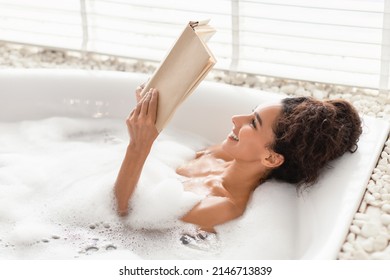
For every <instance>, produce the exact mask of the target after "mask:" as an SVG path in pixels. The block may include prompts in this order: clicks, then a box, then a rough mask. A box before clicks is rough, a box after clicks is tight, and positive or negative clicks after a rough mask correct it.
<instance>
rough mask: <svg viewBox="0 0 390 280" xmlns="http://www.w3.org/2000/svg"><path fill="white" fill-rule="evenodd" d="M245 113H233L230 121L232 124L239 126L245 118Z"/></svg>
mask: <svg viewBox="0 0 390 280" xmlns="http://www.w3.org/2000/svg"><path fill="white" fill-rule="evenodd" d="M247 118H248V116H247V115H234V116H232V122H233V124H234V126H236V127H241V126H242V124H243V123H245V121H246V120H247Z"/></svg>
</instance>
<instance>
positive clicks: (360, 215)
mask: <svg viewBox="0 0 390 280" xmlns="http://www.w3.org/2000/svg"><path fill="white" fill-rule="evenodd" d="M369 218H370V217H369V216H368V215H367V214H364V213H356V214H355V219H356V220H369Z"/></svg>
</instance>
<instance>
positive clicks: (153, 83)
mask: <svg viewBox="0 0 390 280" xmlns="http://www.w3.org/2000/svg"><path fill="white" fill-rule="evenodd" d="M214 33H215V29H214V28H212V27H210V26H209V25H208V21H203V22H201V21H196V22H194V21H191V22H189V23H188V24H187V26H186V28H185V29H184V31H183V32H182V33H181V35H180V37H179V38H178V39H177V41H176V43H175V44H174V46H173V47H172V49H171V50H170V51H169V53H168V55H167V56H166V57H165V59H164V60H163V61H162V62H161V64H160V66H159V67H158V68H157V70H156V71H155V72H154V74H153V76H152V77H151V78H150V80H149V81H148V82H147V84H146V85H145V88H144V89H143V91H142V92H141V95H143V94H145V93H146V92H148V91H149V89H150V88H156V89H157V90H158V91H159V101H158V111H157V120H156V128H157V130H158V131H159V132H161V130H163V128H164V127H165V126H166V125H167V123H168V121H169V120H170V119H171V118H172V116H173V114H174V113H175V111H176V109H177V108H178V106H180V104H181V103H182V102H183V101H184V100H185V99H186V98H187V97H188V96H189V95H190V94H191V93H192V92H193V90H194V89H195V88H196V87H197V86H198V85H199V83H200V82H201V81H202V80H203V79H204V77H206V75H207V73H208V72H209V71H210V70H211V68H212V67H213V66H214V64H215V63H216V60H215V58H214V56H213V54H212V53H211V51H210V50H209V48H208V47H207V45H206V42H207V41H208V39H210V37H211V36H212V35H213V34H214Z"/></svg>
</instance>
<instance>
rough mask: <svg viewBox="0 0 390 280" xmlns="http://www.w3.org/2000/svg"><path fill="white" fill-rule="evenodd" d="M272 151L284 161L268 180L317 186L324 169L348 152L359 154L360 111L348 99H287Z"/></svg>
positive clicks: (275, 128) (303, 186)
mask: <svg viewBox="0 0 390 280" xmlns="http://www.w3.org/2000/svg"><path fill="white" fill-rule="evenodd" d="M273 129H274V133H275V141H274V143H273V144H272V145H271V147H270V148H271V149H272V150H273V151H275V152H276V153H278V154H281V155H283V156H284V162H283V164H282V165H281V166H279V167H278V168H275V169H273V170H271V172H270V173H269V175H268V178H275V179H277V180H283V181H286V182H289V183H293V184H296V185H297V186H298V188H299V189H302V188H303V189H305V188H306V187H308V186H310V185H312V184H314V183H315V182H316V181H317V179H318V177H319V174H320V171H321V169H322V168H323V167H324V166H327V164H328V163H329V161H331V160H333V159H336V158H338V157H340V156H341V155H343V154H344V153H345V152H346V151H349V152H352V153H353V152H355V151H356V150H357V142H358V140H359V137H360V135H361V133H362V125H361V120H360V117H359V115H358V113H357V111H356V109H355V108H354V107H353V106H352V105H351V104H350V103H348V102H347V101H345V100H341V99H338V100H327V101H320V100H316V99H314V98H311V97H296V98H285V99H283V100H282V112H281V114H280V117H279V119H278V121H277V122H276V123H275V125H274V128H273Z"/></svg>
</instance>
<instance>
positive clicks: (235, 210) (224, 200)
mask: <svg viewBox="0 0 390 280" xmlns="http://www.w3.org/2000/svg"><path fill="white" fill-rule="evenodd" d="M243 212H244V208H243V207H241V206H240V205H238V204H237V203H235V201H234V200H232V199H231V198H228V197H221V196H208V197H206V198H204V199H203V200H202V201H201V202H199V204H197V205H196V206H195V207H194V208H193V209H192V210H191V211H189V212H188V213H187V214H186V215H185V216H184V217H182V220H183V221H184V222H188V223H193V224H197V225H199V226H200V227H201V228H209V229H210V228H213V227H214V226H216V225H219V224H223V223H226V222H228V221H231V220H233V219H235V218H238V217H239V216H241V215H242V214H243Z"/></svg>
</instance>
